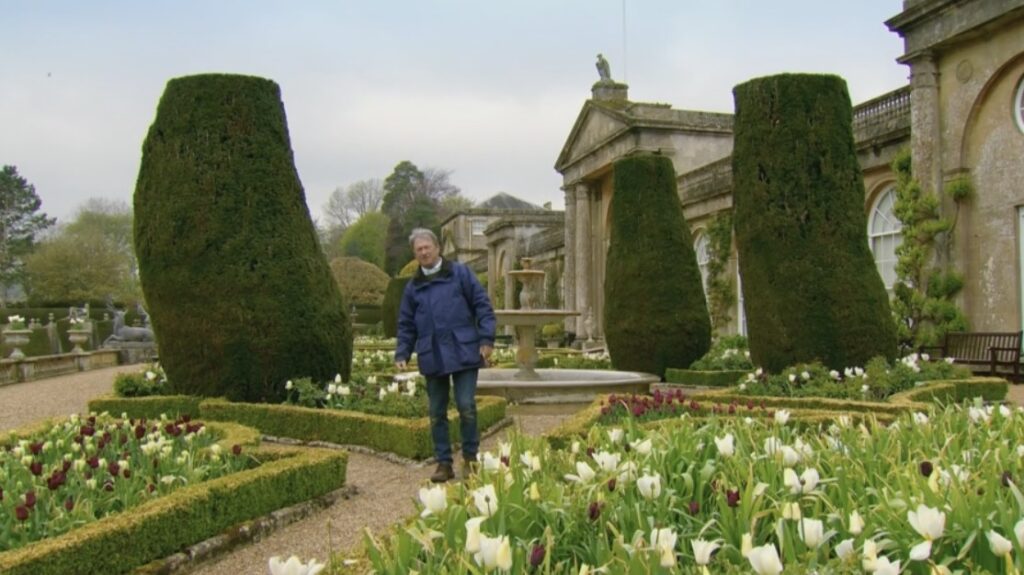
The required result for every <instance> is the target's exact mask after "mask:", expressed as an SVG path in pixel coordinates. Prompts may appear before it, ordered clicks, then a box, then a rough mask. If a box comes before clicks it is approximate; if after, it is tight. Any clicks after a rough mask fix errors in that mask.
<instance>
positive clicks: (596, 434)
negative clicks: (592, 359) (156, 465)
mask: <svg viewBox="0 0 1024 575" xmlns="http://www.w3.org/2000/svg"><path fill="white" fill-rule="evenodd" d="M795 420H796V415H794V416H793V418H792V419H790V418H787V417H779V416H778V415H776V416H773V417H772V418H760V419H751V420H748V419H746V418H744V417H737V416H729V415H728V414H722V413H718V414H715V413H710V414H707V415H706V416H704V417H702V418H693V417H684V418H676V419H675V420H674V422H673V424H672V425H671V426H652V425H650V424H647V425H638V424H635V423H629V422H627V423H626V424H625V425H622V426H616V427H605V426H591V427H590V428H589V431H588V432H587V434H586V435H585V436H583V437H581V438H579V439H578V440H577V441H575V442H573V443H571V444H570V446H569V447H568V448H567V449H555V448H552V447H550V445H549V444H548V443H547V442H545V441H543V440H541V439H530V438H526V437H513V439H512V441H511V443H510V444H508V445H502V446H501V449H500V451H499V452H498V453H496V454H489V453H486V454H482V469H481V471H480V473H479V474H478V475H477V476H475V477H474V478H473V479H471V480H470V481H468V482H466V483H463V484H449V485H445V486H438V487H425V488H423V489H421V490H420V494H419V499H420V507H421V513H420V515H419V516H418V517H417V518H415V519H414V520H411V521H410V522H409V523H407V524H405V525H403V526H401V527H400V528H398V529H397V532H396V533H395V534H394V535H393V536H392V537H390V538H388V539H383V540H381V539H372V538H369V539H367V542H366V551H365V558H366V561H368V562H369V564H370V567H371V568H372V569H373V570H374V571H375V572H377V573H396V574H397V573H410V572H414V571H418V572H421V573H467V572H470V573H491V572H494V573H505V572H507V573H528V572H533V573H565V574H573V575H576V574H579V573H595V572H601V573H645V574H646V573H677V572H680V571H681V572H687V573H689V572H704V573H707V572H714V573H750V572H755V573H758V574H761V575H764V574H778V573H781V572H785V573H808V572H815V571H816V572H820V573H876V574H883V575H885V574H893V573H900V572H904V573H921V574H926V573H950V572H963V573H982V572H991V573H1003V572H1016V571H1015V570H1020V569H1024V521H1022V518H1024V495H1022V493H1021V491H1020V489H1019V488H1018V482H1019V481H1021V480H1022V479H1024V463H1022V461H1024V412H1022V411H1021V410H1017V409H1014V410H1011V409H1009V408H1006V407H1001V406H991V405H984V404H983V403H982V402H980V401H979V402H974V403H968V404H964V405H949V406H945V407H938V406H934V405H931V406H929V405H924V406H922V410H921V411H917V410H914V411H908V412H905V413H903V414H901V415H899V416H898V417H896V419H895V420H894V421H893V422H892V423H891V424H889V425H888V426H883V425H881V424H879V423H878V422H877V421H876V420H875V419H874V418H873V417H871V416H870V415H868V416H865V417H864V419H863V420H862V421H861V422H860V423H858V422H857V421H856V420H853V419H850V418H847V417H836V419H835V421H834V422H832V423H827V424H821V425H816V426H814V425H812V426H808V425H803V426H797V425H794V423H795ZM363 567H364V568H365V567H366V566H365V565H364V566H363Z"/></svg>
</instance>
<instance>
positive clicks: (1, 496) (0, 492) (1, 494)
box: [0, 487, 4, 501]
mask: <svg viewBox="0 0 1024 575" xmlns="http://www.w3.org/2000/svg"><path fill="white" fill-rule="evenodd" d="M3 500H4V488H3V487H0V501H3Z"/></svg>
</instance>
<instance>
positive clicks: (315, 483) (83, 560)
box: [0, 423, 348, 575]
mask: <svg viewBox="0 0 1024 575" xmlns="http://www.w3.org/2000/svg"><path fill="white" fill-rule="evenodd" d="M217 427H221V428H229V429H235V430H236V431H235V432H229V433H228V436H227V438H226V439H225V441H226V442H232V443H237V441H235V439H242V440H243V441H244V437H245V434H248V435H252V433H253V432H252V431H251V430H250V431H248V432H245V434H242V433H240V432H238V430H239V429H240V426H230V425H224V424H216V423H213V424H211V428H217ZM228 445H231V443H228ZM257 453H258V454H259V458H260V459H262V460H263V461H264V463H263V464H262V465H260V466H259V467H257V468H255V469H250V470H246V471H241V472H239V473H234V474H232V475H229V476H226V477H221V478H218V479H214V480H211V481H207V482H203V483H199V484H196V485H191V486H188V487H185V488H182V489H179V490H178V491H175V492H174V493H171V494H168V495H167V496H165V497H161V498H159V499H155V500H153V501H150V502H147V503H144V504H142V505H140V506H138V507H135V508H132V509H129V510H127V511H125V512H123V513H120V514H117V515H112V516H109V517H105V518H103V519H101V520H99V521H95V522H93V523H89V524H87V525H85V526H83V527H80V528H78V529H75V530H74V531H71V532H69V533H66V534H64V535H61V536H59V537H54V538H51V539H44V540H42V541H39V542H36V543H33V544H31V545H28V546H26V547H22V548H19V549H15V550H12V551H7V552H3V553H0V572H2V573H5V574H7V575H65V574H67V573H124V572H127V571H130V570H131V569H133V568H135V567H138V566H140V565H144V564H146V563H148V562H150V561H153V560H154V559H160V558H163V557H167V556H169V555H171V554H173V553H175V552H177V551H179V550H180V549H181V548H182V547H183V546H186V545H191V544H193V543H197V542H199V541H202V540H204V539H207V538H209V537H212V536H214V535H217V534H219V533H221V532H223V531H224V530H226V529H228V528H230V527H232V526H234V525H237V524H238V523H241V522H243V521H246V520H249V519H252V518H255V517H259V516H262V515H266V514H267V513H270V512H271V511H275V510H277V509H281V508H283V507H287V506H289V505H294V504H296V503H299V502H302V501H306V500H309V499H312V498H314V497H319V496H321V495H324V494H326V493H329V492H331V491H334V490H336V489H338V488H340V487H342V486H343V485H344V482H345V471H346V466H347V461H348V455H347V454H346V453H345V452H343V451H335V450H322V449H276V450H275V451H274V452H273V453H271V452H266V453H261V452H257ZM126 543H130V544H126Z"/></svg>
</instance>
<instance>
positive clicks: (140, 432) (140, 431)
mask: <svg viewBox="0 0 1024 575" xmlns="http://www.w3.org/2000/svg"><path fill="white" fill-rule="evenodd" d="M145 435H146V427H145V426H144V425H142V424H141V423H140V424H139V425H136V426H135V439H142V438H143V437H144V436H145Z"/></svg>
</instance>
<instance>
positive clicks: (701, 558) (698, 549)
mask: <svg viewBox="0 0 1024 575" xmlns="http://www.w3.org/2000/svg"><path fill="white" fill-rule="evenodd" d="M721 546H722V545H721V544H720V543H718V542H715V541H705V540H703V539H693V540H691V541H690V547H691V548H693V560H694V561H696V562H697V565H707V564H708V563H710V562H711V554H712V553H714V552H715V551H716V550H718V548H719V547H721Z"/></svg>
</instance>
